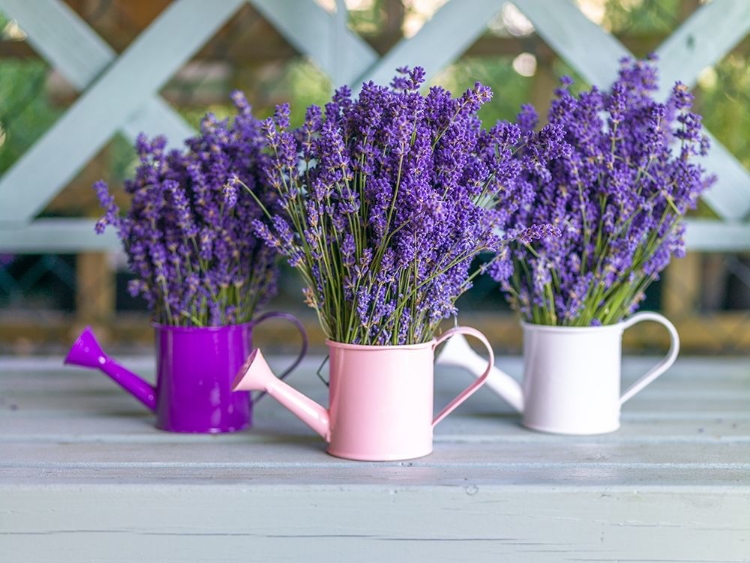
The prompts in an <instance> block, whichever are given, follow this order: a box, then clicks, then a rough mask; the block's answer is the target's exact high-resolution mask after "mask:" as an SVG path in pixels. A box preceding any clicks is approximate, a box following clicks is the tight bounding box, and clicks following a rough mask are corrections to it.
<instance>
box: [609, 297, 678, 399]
mask: <svg viewBox="0 0 750 563" xmlns="http://www.w3.org/2000/svg"><path fill="white" fill-rule="evenodd" d="M643 321H653V322H656V323H659V324H661V325H662V326H664V328H666V329H667V331H668V332H669V339H670V344H669V352H667V355H666V356H665V357H664V359H662V361H660V362H659V363H658V364H656V365H655V366H654V367H653V368H651V370H649V372H648V373H646V375H644V376H642V377H641V378H640V379H639V380H638V381H636V382H635V383H633V385H631V386H630V387H629V388H628V389H627V391H625V392H624V393H623V394H622V397H620V404H621V405H622V404H623V403H624V402H625V401H627V400H628V399H631V398H632V397H633V396H634V395H635V394H636V393H638V391H640V390H641V389H643V388H644V387H645V386H646V385H648V384H649V383H651V382H652V381H653V380H654V379H656V378H657V377H659V376H660V375H661V374H662V373H664V372H665V371H667V370H668V369H669V368H670V367H672V364H673V363H674V362H675V360H676V359H677V354H679V352H680V335H679V334H677V329H676V328H675V327H674V325H673V324H672V323H671V322H669V320H667V318H666V317H664V316H662V315H660V314H659V313H652V312H650V311H646V312H643V313H638V314H636V315H633V316H632V317H630V318H629V319H628V320H626V321H625V322H624V323H623V325H624V326H623V330H625V329H628V328H630V327H631V326H633V325H634V324H636V323H641V322H643Z"/></svg>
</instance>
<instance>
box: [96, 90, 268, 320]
mask: <svg viewBox="0 0 750 563" xmlns="http://www.w3.org/2000/svg"><path fill="white" fill-rule="evenodd" d="M232 99H233V101H234V104H235V107H236V109H237V115H236V117H235V119H234V121H233V122H231V123H230V122H228V121H219V120H217V119H216V118H215V117H214V116H213V115H211V114H209V115H207V116H205V117H204V119H203V121H202V122H201V130H200V134H199V135H198V136H196V137H195V138H192V139H189V140H188V141H187V147H188V149H187V150H186V151H185V152H180V151H171V152H167V151H166V150H165V147H166V141H165V139H163V138H158V137H157V138H156V139H153V140H149V139H147V138H146V137H145V136H143V135H141V136H139V137H138V139H137V141H136V147H135V148H136V152H137V154H138V157H139V159H140V165H139V166H138V168H137V169H136V172H135V176H134V177H133V178H131V179H129V180H127V181H126V182H125V191H126V192H127V193H129V194H130V195H131V196H132V201H131V205H130V208H129V209H128V210H127V213H126V215H125V216H124V217H120V214H119V210H118V209H117V206H116V205H115V202H114V198H113V197H112V196H111V194H110V193H109V191H108V190H107V186H106V184H104V182H97V183H96V184H95V185H94V188H95V190H96V192H97V196H98V197H99V200H100V202H101V205H102V207H103V208H104V210H105V215H104V217H103V218H102V219H100V220H99V221H98V222H97V225H96V230H97V232H103V230H104V228H105V227H106V226H107V225H113V226H114V227H115V228H116V229H117V232H118V235H119V237H120V239H121V240H122V242H123V246H124V247H125V251H126V252H127V254H128V258H129V263H130V268H131V270H132V271H133V273H134V274H135V275H136V276H137V278H136V279H135V280H133V281H132V282H131V283H130V284H129V288H128V289H129V291H130V292H131V293H132V294H133V295H141V296H143V297H144V298H145V299H146V302H147V303H148V306H149V309H150V310H151V312H152V315H153V318H154V320H155V321H156V322H159V323H162V324H169V325H183V326H216V325H219V326H223V325H231V324H238V323H244V322H247V321H249V320H251V319H252V317H253V314H254V312H255V311H256V310H257V308H258V307H259V306H262V305H263V304H264V303H266V302H267V301H268V300H269V299H270V298H271V297H272V296H273V295H274V294H275V293H276V279H277V275H278V272H277V268H276V254H275V251H273V250H272V249H271V248H270V247H268V246H267V245H266V241H265V240H263V238H262V237H260V236H258V235H256V229H255V228H254V226H253V225H255V224H256V223H261V224H263V221H264V220H265V215H264V213H263V211H262V207H261V205H259V204H258V200H259V201H260V202H261V204H262V206H264V207H266V208H268V209H275V208H276V205H277V203H276V199H275V194H274V192H273V191H272V189H271V188H270V187H269V186H267V185H266V184H265V182H264V176H265V171H264V170H265V168H266V167H267V163H268V157H267V156H266V155H265V154H264V148H265V139H264V136H263V134H262V131H261V128H260V122H259V121H257V120H256V119H255V118H254V117H253V116H252V113H251V108H250V105H249V104H248V103H247V100H246V99H245V97H244V96H243V95H242V93H240V92H235V93H233V94H232ZM240 187H241V188H242V189H240ZM256 198H257V199H256Z"/></svg>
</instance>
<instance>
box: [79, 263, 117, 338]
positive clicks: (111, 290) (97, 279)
mask: <svg viewBox="0 0 750 563" xmlns="http://www.w3.org/2000/svg"><path fill="white" fill-rule="evenodd" d="M108 259H109V256H108V255H107V254H104V253H101V252H82V253H80V254H78V256H77V258H76V314H77V315H78V322H79V323H81V324H82V325H86V324H94V325H95V324H98V323H100V322H102V321H106V320H110V319H112V318H113V317H114V314H115V279H114V272H113V271H112V268H111V267H110V265H109V260H108Z"/></svg>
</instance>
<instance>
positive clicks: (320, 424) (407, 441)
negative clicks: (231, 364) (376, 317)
mask: <svg viewBox="0 0 750 563" xmlns="http://www.w3.org/2000/svg"><path fill="white" fill-rule="evenodd" d="M456 334H467V335H470V336H473V337H475V338H477V339H479V340H480V341H481V342H482V344H484V346H485V347H486V348H487V352H488V354H489V361H485V364H486V365H485V367H484V372H483V373H482V374H481V375H480V376H479V378H478V379H477V380H476V381H474V382H473V383H472V384H471V385H469V386H468V387H467V388H466V389H464V390H463V391H462V392H461V393H460V394H459V395H458V396H457V397H456V398H455V399H453V400H452V401H451V402H450V403H449V404H448V406H446V407H445V408H444V409H443V410H442V411H440V413H439V414H438V415H437V416H436V417H434V418H433V379H434V377H433V373H434V353H435V348H436V347H437V346H438V345H439V344H440V343H442V342H444V341H445V340H447V339H449V338H450V337H451V336H454V335H456ZM327 344H328V349H329V358H330V384H329V405H330V407H329V408H328V409H325V408H323V407H322V406H320V405H319V404H318V403H316V402H315V401H313V400H312V399H309V398H308V397H306V396H305V395H303V394H302V393H300V392H299V391H297V390H296V389H294V388H292V387H290V386H289V385H287V384H286V383H284V382H283V381H281V380H280V379H278V378H277V377H276V376H275V375H274V374H273V373H272V372H271V369H270V368H269V367H268V364H267V363H266V361H265V359H264V358H263V354H262V353H261V351H260V350H257V349H256V350H253V352H251V354H250V356H249V358H248V359H247V362H246V363H245V365H243V366H242V369H241V370H240V371H239V373H238V374H237V377H236V378H235V381H234V383H233V384H232V388H233V389H234V390H236V391H253V390H255V391H266V392H267V393H268V394H269V395H271V396H272V397H273V398H274V399H276V400H277V401H279V402H280V403H281V404H282V405H284V406H285V407H286V408H287V409H289V410H290V411H291V412H292V413H294V414H295V415H296V416H297V417H298V418H299V419H300V420H302V422H304V423H305V424H307V425H308V426H310V427H311V428H312V429H313V430H315V432H317V433H318V434H320V435H321V436H322V437H323V438H324V439H325V440H326V442H328V453H329V454H331V455H334V456H336V457H342V458H347V459H355V460H368V461H389V460H401V459H412V458H417V457H422V456H425V455H428V454H429V453H430V452H432V431H433V428H434V427H435V425H437V424H438V423H439V422H440V421H441V420H443V419H444V418H445V417H446V416H448V414H450V413H451V412H452V411H453V410H454V409H455V408H456V407H458V406H459V405H460V404H461V403H463V402H464V401H465V400H466V399H468V398H469V397H470V396H471V395H472V394H473V393H474V392H475V391H476V390H477V389H479V387H480V386H481V385H482V384H483V383H484V382H485V380H486V379H487V376H488V375H489V373H490V369H491V367H492V365H493V362H494V358H493V354H492V348H491V347H490V345H489V343H488V342H487V339H486V338H485V337H484V335H483V334H482V333H480V332H479V331H477V330H475V329H473V328H468V327H455V328H453V329H450V330H448V331H446V332H445V333H444V334H442V335H441V336H440V337H439V338H437V339H436V340H432V341H430V342H426V343H424V344H414V345H405V346H361V345H357V344H341V343H338V342H332V341H330V340H329V341H328V343H327Z"/></svg>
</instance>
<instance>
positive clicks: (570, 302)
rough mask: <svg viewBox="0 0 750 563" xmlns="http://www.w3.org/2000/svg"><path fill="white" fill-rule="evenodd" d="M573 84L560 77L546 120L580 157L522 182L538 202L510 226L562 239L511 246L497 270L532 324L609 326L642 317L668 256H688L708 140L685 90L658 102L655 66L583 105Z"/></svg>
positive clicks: (636, 64)
mask: <svg viewBox="0 0 750 563" xmlns="http://www.w3.org/2000/svg"><path fill="white" fill-rule="evenodd" d="M651 60H653V59H651ZM571 84H572V81H571V80H570V79H568V78H564V79H563V81H562V87H561V88H559V89H558V90H556V92H555V94H556V98H555V100H554V102H553V104H552V107H551V109H550V111H549V123H550V124H551V125H554V126H557V127H560V128H562V129H563V130H564V131H565V140H566V141H567V143H568V144H569V145H570V147H571V150H570V151H568V152H566V153H565V154H564V155H563V156H562V157H560V158H557V159H553V160H550V161H549V162H548V165H547V166H546V167H544V168H540V169H537V170H531V171H526V172H524V173H523V176H524V179H525V181H526V182H528V184H529V186H530V188H531V189H532V190H533V193H534V195H533V198H532V200H531V201H530V202H529V203H528V204H526V205H523V206H521V207H520V208H518V209H517V210H516V211H515V212H514V215H513V218H512V220H513V221H515V222H516V223H517V224H518V225H519V226H527V225H532V224H550V225H553V226H555V227H556V228H558V229H559V230H560V233H561V236H560V237H549V238H542V239H539V240H537V241H534V242H531V243H523V242H521V243H514V244H513V245H512V246H508V247H506V248H505V249H503V250H502V251H501V253H500V256H499V260H497V261H496V262H495V263H494V264H493V265H491V266H490V268H489V269H490V272H491V274H492V275H493V277H494V278H495V279H496V280H498V281H500V282H501V286H502V289H503V290H504V291H505V292H506V295H507V296H508V299H509V301H510V303H511V305H512V306H513V307H514V308H516V309H517V310H519V311H520V312H521V315H522V316H523V318H524V319H525V320H526V321H528V322H532V323H537V324H547V325H565V326H590V325H594V326H596V325H608V324H613V323H617V322H619V321H621V320H622V319H623V318H625V317H626V316H628V315H630V314H632V313H633V312H635V311H636V310H637V308H638V305H639V303H640V302H641V301H642V300H643V297H644V292H645V290H646V288H647V287H648V285H649V284H650V283H651V282H652V281H654V280H655V279H658V277H659V272H661V271H662V270H663V269H664V268H665V267H666V266H667V264H668V263H669V260H670V259H671V257H672V256H678V257H681V256H683V255H684V253H685V242H684V237H683V234H684V224H683V221H682V219H683V217H684V216H685V214H686V212H687V210H688V209H691V208H694V207H695V205H696V202H697V200H698V197H699V196H700V194H701V193H702V192H703V191H704V190H705V189H706V188H707V187H708V186H709V185H710V184H711V183H712V182H713V178H709V177H707V176H706V173H705V171H704V170H703V168H701V166H700V165H699V164H698V163H696V162H695V160H696V158H695V157H696V156H702V155H705V154H706V153H707V151H708V140H707V139H706V137H705V136H704V135H703V134H702V133H701V117H700V116H699V115H696V114H695V113H692V112H691V111H690V108H691V105H692V100H693V98H692V95H691V94H690V93H689V91H688V88H687V87H686V86H685V85H684V84H681V83H677V84H676V85H675V86H674V88H673V90H672V93H671V95H670V96H669V99H668V100H667V101H666V103H658V102H656V101H655V100H653V98H652V96H653V95H654V93H655V92H656V91H657V71H656V68H655V67H654V65H652V64H650V63H649V61H631V60H628V59H625V60H623V61H622V67H621V70H620V73H619V78H618V80H617V81H616V82H615V83H614V85H613V86H612V88H611V90H610V91H609V92H601V91H599V90H598V89H597V88H595V87H594V88H592V89H591V90H589V91H586V92H583V93H582V94H580V95H579V96H574V95H573V94H571V93H570V91H569V86H570V85H571ZM518 122H519V124H520V125H521V127H522V129H523V130H524V131H526V132H528V131H531V130H532V129H533V128H534V127H535V126H536V122H537V116H536V113H535V112H534V109H533V108H532V107H531V106H524V108H523V110H522V112H521V114H520V115H519V119H518Z"/></svg>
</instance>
